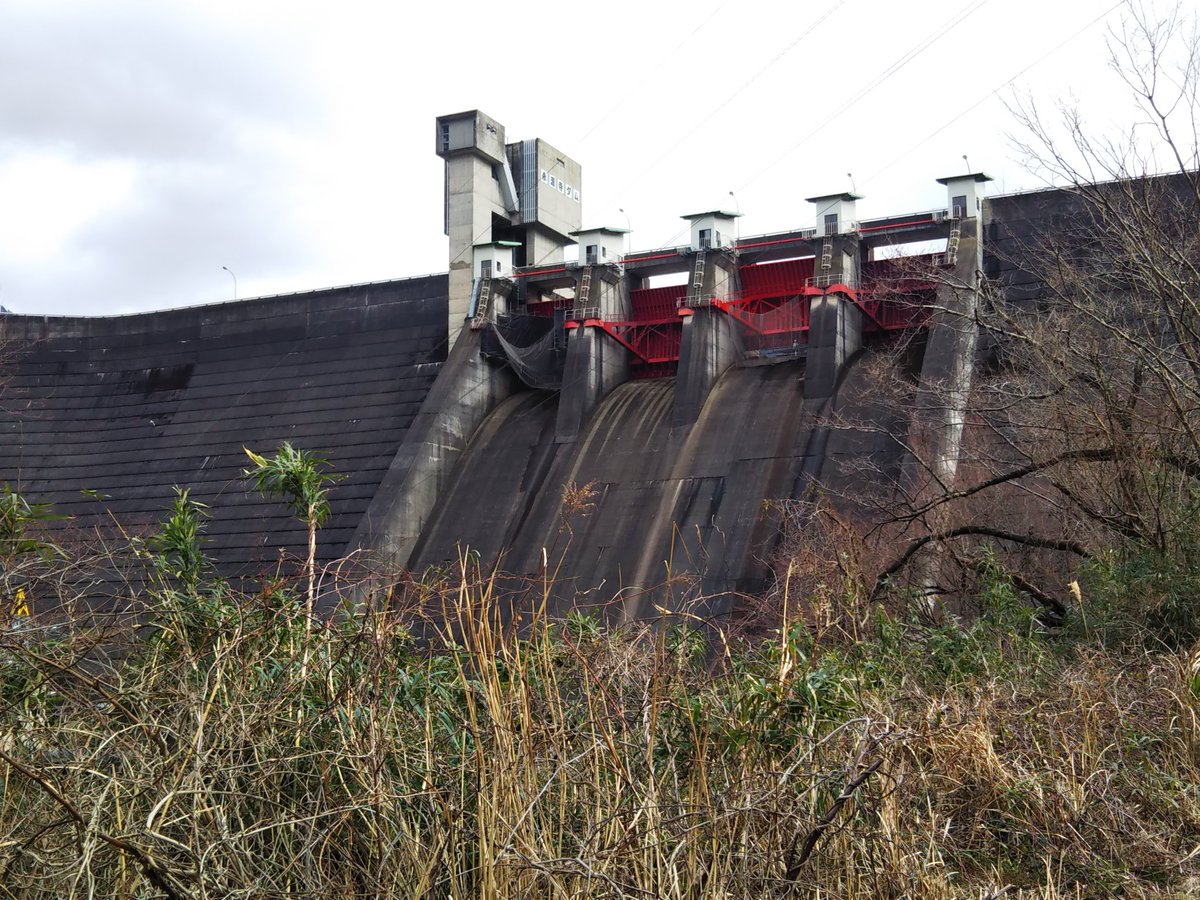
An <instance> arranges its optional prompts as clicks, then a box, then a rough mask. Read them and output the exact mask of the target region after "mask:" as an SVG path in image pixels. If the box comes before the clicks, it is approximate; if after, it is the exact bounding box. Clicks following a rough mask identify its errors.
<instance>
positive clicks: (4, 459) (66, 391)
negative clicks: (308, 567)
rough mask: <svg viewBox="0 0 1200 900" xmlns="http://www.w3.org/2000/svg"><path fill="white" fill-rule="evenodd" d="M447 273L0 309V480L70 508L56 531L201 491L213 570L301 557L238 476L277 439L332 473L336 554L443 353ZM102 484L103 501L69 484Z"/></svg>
mask: <svg viewBox="0 0 1200 900" xmlns="http://www.w3.org/2000/svg"><path fill="white" fill-rule="evenodd" d="M445 297H446V276H445V275H438V276H429V277H425V278H416V279H407V280H402V281H394V282H382V283H378V284H370V285H359V286H354V287H347V288H339V289H335V290H329V291H314V292H310V293H306V294H299V295H289V296H286V297H277V298H266V299H261V300H249V301H241V302H237V303H228V304H221V305H217V306H208V307H198V308H189V309H182V310H175V311H169V312H158V313H148V314H145V315H137V316H121V317H114V318H104V319H84V318H46V317H34V316H16V315H9V316H4V317H2V318H0V328H2V329H3V335H4V339H5V345H6V346H7V348H8V353H7V356H6V359H5V360H4V364H3V370H4V379H5V381H4V401H5V403H4V405H5V413H4V415H3V417H2V418H0V480H3V481H5V482H7V483H8V484H9V485H10V486H11V487H13V488H14V489H17V490H20V491H21V492H23V493H24V494H25V495H26V496H27V497H28V498H29V499H30V500H31V501H38V502H47V503H51V504H52V505H53V506H54V508H55V510H56V511H57V512H59V513H61V514H64V515H69V516H72V517H73V518H72V520H71V521H70V522H57V523H50V524H51V527H53V528H56V529H57V530H58V533H59V535H60V536H61V537H63V538H64V539H67V538H68V537H69V535H70V534H72V533H76V532H87V531H89V530H90V529H92V528H93V527H102V528H103V527H110V520H109V516H108V513H109V512H111V513H112V516H113V517H115V518H116V519H117V520H118V521H120V522H121V523H122V525H123V526H125V527H126V528H127V529H129V530H130V531H132V532H134V533H136V532H137V531H139V530H143V529H146V528H149V527H151V526H152V525H153V524H154V523H156V522H159V521H161V520H162V518H163V515H164V511H165V510H166V509H167V507H168V506H169V505H170V503H171V501H172V498H173V496H174V486H176V485H178V486H180V487H182V488H188V489H189V490H190V491H191V493H192V496H193V497H194V498H195V499H197V500H199V501H201V502H203V503H207V504H208V505H209V511H210V514H211V517H210V520H209V525H208V538H209V540H208V542H207V544H206V550H207V552H208V553H209V554H210V555H211V556H212V557H214V558H215V560H216V561H217V563H218V565H219V568H220V570H221V571H222V572H223V573H224V574H226V575H230V576H233V575H241V574H254V573H256V572H258V571H259V570H267V569H271V568H273V567H274V566H275V565H276V564H277V563H278V560H279V554H280V550H281V549H282V550H284V551H287V552H291V553H300V552H301V551H302V550H303V548H304V544H305V537H304V534H303V529H302V527H301V526H300V525H299V524H298V523H296V522H295V521H294V520H292V519H291V518H290V517H289V516H288V513H287V511H286V509H285V508H284V507H283V505H282V504H281V503H279V502H276V501H267V500H265V499H263V498H262V497H260V496H259V495H257V494H255V493H253V492H252V491H250V490H249V488H248V487H247V485H246V483H245V481H244V480H243V478H242V470H243V469H244V468H245V466H246V465H247V460H246V456H245V453H244V452H243V450H242V448H243V446H246V447H250V448H252V449H254V450H255V451H257V452H260V453H269V452H272V451H273V450H274V449H275V448H276V447H278V446H279V444H280V443H281V442H282V441H291V442H292V443H293V444H294V445H295V446H297V447H300V448H303V449H307V450H312V451H314V452H317V453H319V454H321V455H323V456H325V457H326V458H327V459H328V460H329V461H330V463H331V465H332V467H333V469H334V471H336V472H337V473H338V474H339V475H342V476H343V477H344V479H345V480H343V481H342V482H341V483H339V484H338V485H337V486H336V487H335V488H334V489H333V492H332V494H331V503H332V507H333V514H332V516H331V518H330V520H329V522H328V524H327V525H326V527H325V528H324V529H323V531H322V533H321V539H320V544H319V554H320V557H321V559H322V560H324V561H328V560H331V559H334V558H337V557H339V556H341V555H342V553H343V552H344V551H345V549H346V547H347V543H348V541H349V539H350V536H351V535H352V534H353V532H354V530H355V528H356V527H357V525H358V523H359V520H360V519H361V517H362V515H363V512H364V510H365V509H366V508H367V505H368V503H369V502H370V501H371V498H372V497H373V496H374V495H375V493H376V490H377V488H378V485H379V483H380V480H381V479H382V478H383V476H384V473H385V472H386V471H387V469H388V467H389V465H390V464H391V462H392V460H393V458H394V457H395V454H396V448H397V447H398V446H399V445H400V444H401V442H402V440H403V437H404V435H405V433H406V431H407V430H408V427H409V425H410V423H411V422H412V420H413V417H414V416H415V415H416V413H417V410H418V409H419V407H420V404H421V401H422V400H423V399H424V397H425V395H426V394H427V393H428V391H429V388H430V385H431V384H432V383H433V381H434V378H435V377H436V375H437V373H438V370H439V369H440V367H441V360H442V359H444V357H445V316H446V307H445V302H446V301H445ZM83 491H92V492H96V494H97V495H99V496H101V497H104V498H106V499H104V500H103V501H102V502H99V501H97V500H93V499H89V498H88V497H87V496H85V495H84V494H83V493H82V492H83Z"/></svg>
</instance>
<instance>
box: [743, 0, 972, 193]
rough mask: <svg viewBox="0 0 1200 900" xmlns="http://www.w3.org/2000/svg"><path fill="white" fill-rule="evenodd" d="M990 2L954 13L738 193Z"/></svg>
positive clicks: (758, 173)
mask: <svg viewBox="0 0 1200 900" xmlns="http://www.w3.org/2000/svg"><path fill="white" fill-rule="evenodd" d="M989 2H990V0H977V2H976V3H975V5H973V6H971V7H969V8H967V9H965V10H961V11H959V12H958V13H956V14H955V15H953V16H951V17H950V19H949V20H947V21H946V22H945V23H943V24H942V25H941V26H939V27H938V28H937V29H936V30H934V31H933V32H931V33H930V34H929V35H927V36H926V37H925V38H924V39H923V40H921V41H919V42H918V43H917V44H914V45H913V46H912V47H910V48H909V49H908V50H907V51H905V53H904V54H902V55H901V56H900V57H898V58H897V59H896V60H895V61H894V62H892V63H891V64H890V65H889V66H887V68H885V69H884V70H883V71H882V72H880V73H879V74H878V75H876V76H875V78H874V79H873V80H872V81H871V82H869V83H868V84H867V85H865V86H864V87H863V88H861V89H860V90H859V91H858V93H856V94H855V95H854V96H852V97H851V98H850V99H849V100H847V101H846V102H845V103H843V104H842V105H841V106H839V107H838V108H837V109H835V110H834V111H833V112H832V113H831V114H830V115H828V116H827V117H826V118H825V119H824V120H823V121H822V122H820V123H819V124H817V125H816V126H814V127H813V128H812V130H810V131H809V132H808V134H806V135H805V136H804V137H803V138H801V139H800V140H799V141H797V142H796V143H795V144H793V145H792V146H791V147H789V148H788V149H787V150H785V151H784V152H783V153H782V154H780V155H779V156H778V157H777V158H776V159H775V161H774V162H772V163H770V164H769V165H767V166H764V167H763V168H761V169H759V171H758V172H757V173H755V175H754V177H752V178H751V179H750V180H749V181H747V182H746V183H745V184H743V185H742V188H739V190H741V189H743V188H747V187H749V186H750V185H751V184H753V183H754V182H755V181H757V180H758V179H759V178H761V177H762V176H763V175H765V174H767V172H770V171H771V170H772V169H774V168H775V167H776V166H778V165H779V164H780V163H782V162H783V161H784V160H785V159H787V158H788V157H789V156H791V155H792V154H793V153H795V152H796V151H797V150H798V149H800V148H801V147H802V146H804V145H805V144H806V143H808V142H809V141H810V140H812V139H813V138H815V137H818V136H819V135H820V134H821V131H822V130H823V129H824V128H826V127H828V126H829V125H831V124H832V123H833V122H835V121H836V120H837V119H839V118H841V116H843V115H845V114H846V113H847V112H848V111H849V110H850V109H851V108H852V107H853V106H854V105H855V104H857V103H858V102H859V101H860V100H862V99H863V98H864V97H866V96H867V95H868V94H869V93H871V92H872V91H874V90H875V89H876V88H877V87H879V86H880V85H882V84H883V83H884V82H886V81H888V80H889V79H890V78H892V77H894V76H895V75H896V73H898V72H899V71H900V70H901V69H903V68H904V67H905V66H907V65H908V64H909V63H910V62H912V61H913V60H914V59H916V58H917V57H919V56H920V55H921V54H922V53H924V52H925V51H926V50H928V49H929V48H930V47H932V46H933V45H934V44H936V43H937V42H938V41H940V40H941V39H942V38H943V37H945V36H946V35H947V34H949V33H950V32H951V31H953V30H954V29H955V28H957V27H958V26H959V25H961V24H962V23H963V22H965V21H966V20H967V19H968V18H970V17H971V16H973V15H974V14H975V13H977V12H978V11H979V10H980V9H982V8H983V7H984V6H986V5H987V4H988V3H989Z"/></svg>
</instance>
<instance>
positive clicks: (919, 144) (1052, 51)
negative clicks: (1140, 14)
mask: <svg viewBox="0 0 1200 900" xmlns="http://www.w3.org/2000/svg"><path fill="white" fill-rule="evenodd" d="M1122 5H1123V0H1122V2H1118V3H1114V4H1113V5H1112V6H1110V7H1109V8H1108V9H1106V10H1105V11H1104V12H1102V13H1101V14H1100V15H1098V16H1096V18H1094V19H1092V20H1091V21H1090V22H1088V23H1087V24H1086V25H1084V26H1083V27H1082V28H1080V29H1079V30H1078V31H1076V32H1075V33H1074V34H1072V35H1070V36H1069V37H1067V38H1065V39H1064V40H1062V41H1060V42H1059V43H1057V44H1055V45H1054V46H1053V47H1051V48H1050V49H1049V50H1047V51H1046V52H1045V53H1043V54H1042V55H1041V56H1039V57H1038V58H1037V59H1035V60H1034V61H1033V62H1031V63H1029V64H1028V65H1026V66H1025V67H1024V68H1023V69H1021V70H1020V71H1019V72H1017V73H1016V74H1015V75H1012V76H1010V77H1009V78H1008V79H1006V80H1005V81H1003V82H1002V83H1001V84H999V85H997V86H996V87H995V88H994V89H992V90H990V91H988V92H987V93H986V94H984V95H983V96H982V97H980V98H979V99H978V100H976V101H975V102H974V103H972V104H971V105H970V106H968V107H966V108H965V109H963V110H962V111H961V112H959V113H958V114H957V115H954V116H952V117H951V118H950V119H948V120H947V121H946V122H945V123H944V124H943V125H941V126H940V127H939V128H937V129H935V130H933V131H931V132H930V133H929V134H927V135H926V136H925V137H923V138H921V140H919V141H917V143H915V144H913V145H912V146H911V147H909V148H908V149H907V150H905V151H904V152H903V153H900V154H899V155H898V156H896V158H895V159H893V160H892V161H891V162H889V163H888V164H887V165H886V166H884V167H883V168H882V169H879V170H878V171H876V172H873V173H871V174H870V175H869V176H867V180H868V181H870V180H871V179H872V178H877V177H879V176H880V175H882V174H883V173H884V172H886V171H888V170H889V169H891V168H892V167H893V166H895V165H896V164H897V163H898V162H900V160H902V159H904V158H905V157H907V156H908V155H909V154H911V153H912V152H913V151H914V150H916V149H918V148H919V147H923V146H924V145H925V144H927V143H929V142H930V141H931V140H933V139H934V138H935V137H937V136H938V135H939V134H941V133H942V132H943V131H945V130H946V129H947V128H949V127H950V126H951V125H953V124H954V123H955V122H957V121H959V120H960V119H962V117H963V116H965V115H966V114H967V113H969V112H972V111H973V110H975V109H976V108H978V107H979V106H982V105H983V104H984V103H986V102H987V101H988V100H990V99H991V98H992V97H994V96H996V95H997V94H999V93H1000V92H1001V91H1002V90H1004V89H1005V88H1007V87H1008V86H1009V85H1011V84H1012V83H1013V82H1014V81H1016V80H1017V79H1018V78H1020V77H1021V76H1022V75H1024V74H1025V73H1026V72H1028V71H1029V70H1030V69H1032V68H1033V67H1034V66H1036V65H1038V64H1039V63H1041V62H1043V61H1045V60H1046V59H1048V58H1049V57H1050V56H1053V55H1054V54H1055V53H1057V52H1058V51H1059V50H1061V49H1062V48H1063V47H1065V46H1066V45H1067V44H1069V43H1071V42H1072V41H1073V40H1075V39H1076V38H1077V37H1079V36H1080V35H1081V34H1083V33H1084V32H1085V31H1087V30H1088V29H1090V28H1092V27H1093V26H1095V25H1096V23H1098V22H1100V21H1102V20H1103V19H1106V18H1108V17H1109V16H1110V15H1112V13H1113V12H1114V11H1115V10H1116V9H1117V8H1118V7H1120V6H1122Z"/></svg>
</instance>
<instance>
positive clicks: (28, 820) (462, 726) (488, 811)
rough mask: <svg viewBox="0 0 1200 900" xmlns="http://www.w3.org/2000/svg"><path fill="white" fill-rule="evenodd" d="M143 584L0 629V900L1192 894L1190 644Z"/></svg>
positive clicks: (1017, 618) (1198, 810) (459, 580)
mask: <svg viewBox="0 0 1200 900" xmlns="http://www.w3.org/2000/svg"><path fill="white" fill-rule="evenodd" d="M155 578H157V580H155ZM147 585H148V587H146V588H145V590H146V591H147V593H145V594H144V597H145V598H146V608H145V610H144V611H143V612H144V614H143V616H141V617H140V619H139V621H140V622H141V623H142V624H141V625H137V626H135V625H134V624H132V623H129V622H126V623H124V624H121V623H109V624H108V625H107V626H106V627H105V629H104V630H103V632H102V631H101V630H100V626H99V625H98V624H92V625H89V626H88V627H86V628H84V627H74V628H68V627H66V626H65V625H59V626H53V625H35V624H32V623H27V624H26V625H25V626H23V627H21V628H17V629H13V630H10V631H8V632H7V633H5V634H4V635H3V636H2V637H0V665H2V666H3V673H4V675H3V683H2V687H3V701H4V706H3V709H2V711H0V776H2V777H3V793H2V795H0V897H13V898H15V897H21V898H33V897H74V896H78V897H122V898H126V897H128V898H134V897H162V896H169V897H179V898H182V897H188V898H193V897H194V898H217V897H220V898H231V897H288V898H296V897H427V896H432V897H456V898H465V897H529V896H547V897H564V898H565V897H592V896H595V897H605V896H608V897H679V898H683V897H687V898H708V897H711V898H725V897H785V896H812V897H847V896H855V897H858V896H862V897H910V896H911V897H972V898H981V897H1001V896H1004V897H1031V898H1032V897H1044V898H1058V897H1097V896H1108V895H1124V896H1131V897H1140V896H1187V895H1189V894H1190V893H1191V892H1192V891H1193V890H1194V889H1195V887H1196V884H1197V882H1196V880H1195V879H1197V877H1198V876H1200V863H1198V862H1197V856H1198V850H1200V793H1198V788H1197V785H1198V784H1200V779H1198V778H1197V775H1198V764H1200V757H1198V756H1197V750H1198V748H1200V726H1198V722H1200V717H1198V713H1200V701H1198V700H1197V698H1196V696H1195V694H1194V693H1193V689H1192V668H1191V664H1190V660H1189V659H1188V658H1187V654H1184V653H1177V652H1174V651H1167V650H1162V649H1146V646H1147V645H1145V644H1144V643H1141V642H1138V641H1136V640H1130V641H1124V642H1112V641H1109V642H1107V643H1106V642H1102V641H1100V640H1099V639H1096V638H1095V637H1093V632H1092V630H1091V629H1089V630H1088V632H1087V633H1082V632H1081V633H1079V634H1073V633H1072V634H1061V635H1058V636H1055V637H1052V636H1048V635H1045V634H1042V633H1040V632H1038V631H1037V629H1036V627H1035V626H1034V624H1033V623H1032V620H1031V619H1030V618H1029V617H1028V616H1027V615H1025V614H1024V612H1023V609H1024V607H1023V606H1022V605H1021V604H1020V602H1019V598H1016V597H1015V593H1014V592H1013V591H1012V590H1011V588H1010V587H1008V586H1007V585H1006V584H1005V583H1004V581H1003V578H1002V577H1000V576H996V577H995V578H993V579H992V582H991V584H990V587H989V588H988V590H989V591H990V593H988V594H987V595H986V596H984V597H983V599H982V601H981V602H982V605H983V606H984V608H985V613H984V615H983V616H982V617H981V618H980V619H979V621H978V622H976V623H974V624H973V625H970V626H960V625H957V624H954V625H940V626H935V625H928V624H919V623H917V622H915V621H911V622H910V621H907V620H905V619H903V618H901V617H897V616H886V615H883V614H882V613H881V612H879V611H878V610H877V609H870V608H867V609H863V608H861V607H860V606H858V605H857V604H851V607H850V608H845V609H842V610H841V614H842V615H841V618H840V619H839V617H838V613H839V610H838V609H836V608H835V607H836V604H837V599H836V598H837V597H839V596H845V595H846V594H847V592H845V591H832V592H825V593H823V594H822V595H821V599H820V602H821V604H822V610H821V614H820V616H819V619H820V621H821V623H822V627H821V633H820V635H819V636H814V635H815V631H814V628H813V626H812V622H811V621H808V620H809V619H811V618H812V617H811V616H809V615H806V614H804V613H803V611H802V610H801V608H800V604H799V603H797V601H796V599H795V598H794V597H793V598H792V603H793V605H794V609H795V611H794V613H793V614H791V615H790V618H791V620H792V623H802V624H792V623H779V624H780V626H781V627H779V628H777V629H776V630H775V631H774V632H773V633H772V634H771V635H770V636H769V637H768V639H767V640H765V641H764V642H763V643H762V644H761V645H750V644H738V643H734V642H732V641H729V642H725V641H723V640H722V639H721V638H720V636H718V637H717V639H716V640H715V641H714V642H711V643H709V644H705V643H704V642H703V641H702V639H701V638H700V636H699V635H698V634H697V633H696V632H694V631H691V630H689V629H688V628H686V627H684V624H685V623H683V622H680V623H673V622H662V623H656V624H655V626H654V627H650V626H646V627H631V628H626V629H623V630H620V631H613V630H607V629H605V628H603V627H602V626H600V625H599V624H598V623H596V622H595V621H593V620H589V619H587V618H583V617H575V618H572V619H570V620H568V621H552V620H550V619H548V618H546V617H544V616H539V615H536V614H535V615H533V616H532V618H531V620H530V621H527V622H526V623H525V624H524V625H523V627H522V628H521V629H520V633H519V634H517V633H516V631H515V629H513V628H512V627H511V625H508V624H506V623H502V622H501V621H500V617H499V615H498V614H497V613H496V612H495V610H497V609H498V608H500V607H501V605H502V604H500V603H499V602H498V599H497V597H496V596H495V594H494V592H495V583H494V581H493V580H492V579H490V578H489V577H487V575H486V573H482V572H480V571H478V570H477V569H475V568H473V567H472V566H471V565H470V564H468V563H464V564H463V566H462V568H461V570H460V571H459V572H458V573H457V577H452V578H448V579H445V580H443V581H441V582H440V583H439V587H438V593H437V594H436V595H435V596H433V597H431V596H430V595H429V587H428V585H419V584H414V585H410V586H409V589H408V591H407V593H408V594H410V595H412V596H413V598H414V599H416V600H419V601H420V603H421V604H422V605H423V606H425V607H429V606H430V604H431V602H435V603H436V605H439V606H440V607H441V608H442V614H441V616H439V620H440V623H441V627H440V628H438V629H435V630H434V631H433V632H425V633H427V634H433V635H434V636H432V637H428V638H427V639H426V640H423V641H422V642H421V643H420V644H418V643H417V642H416V641H414V640H413V639H412V638H411V637H410V632H409V630H408V629H407V628H406V626H405V624H404V617H403V616H401V615H399V614H398V612H397V611H396V610H395V609H391V610H380V609H373V610H363V611H361V612H359V613H358V614H356V615H354V616H348V617H345V618H343V619H340V620H338V621H337V622H336V623H335V624H332V625H329V626H327V627H321V628H317V629H315V630H313V631H312V632H311V633H309V632H308V630H307V629H306V628H305V627H304V624H303V623H302V622H301V621H299V620H298V617H297V610H298V609H299V608H300V605H301V604H302V602H303V600H302V598H303V594H304V589H303V584H300V585H290V584H287V583H281V584H277V585H274V586H273V587H271V588H270V589H264V590H263V591H262V592H261V593H259V594H258V595H255V596H237V595H234V594H232V593H231V592H230V591H229V590H228V589H227V588H223V587H221V586H220V585H219V583H217V582H215V581H213V580H212V579H203V580H202V581H201V583H200V584H199V585H198V586H196V587H195V588H194V589H188V590H182V589H180V587H179V585H178V584H177V583H175V582H174V581H173V580H172V579H171V578H169V577H166V576H163V575H162V574H161V572H160V573H159V575H158V576H155V577H152V578H151V580H150V581H148V582H147ZM418 595H420V596H418ZM147 622H149V623H150V625H149V626H147V625H146V624H145V623H147ZM135 627H136V628H137V629H138V631H137V634H136V636H135V634H134V631H133V630H134V629H135ZM851 633H853V635H854V639H853V640H851V639H849V638H848V637H847V636H848V635H850V634H851ZM101 645H103V646H105V647H118V646H119V647H121V648H122V652H121V654H120V655H119V656H111V655H110V656H109V657H108V658H107V659H106V660H105V661H104V662H103V663H101V662H100V658H99V653H98V650H97V648H98V647H99V646H101Z"/></svg>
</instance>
